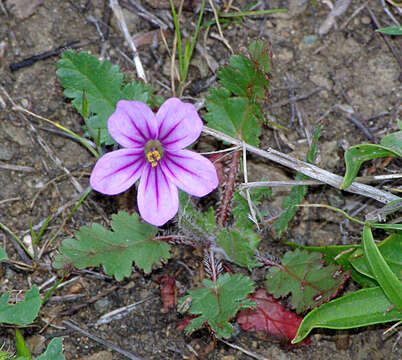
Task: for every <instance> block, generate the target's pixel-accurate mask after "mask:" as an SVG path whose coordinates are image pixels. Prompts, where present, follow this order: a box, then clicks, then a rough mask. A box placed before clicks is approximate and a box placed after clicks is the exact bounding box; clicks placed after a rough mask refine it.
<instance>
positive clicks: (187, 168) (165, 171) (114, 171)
mask: <svg viewBox="0 0 402 360" xmlns="http://www.w3.org/2000/svg"><path fill="white" fill-rule="evenodd" d="M108 130H109V133H110V135H111V136H112V137H113V139H115V140H116V141H117V142H118V143H119V144H120V145H121V146H122V147H123V149H120V150H116V151H112V152H109V153H106V154H105V155H103V156H102V157H101V158H100V159H99V160H98V161H97V163H96V164H95V167H94V169H93V170H92V173H91V178H90V183H91V186H92V188H93V189H95V190H96V191H99V192H100V193H103V194H107V195H116V194H119V193H122V192H124V191H126V190H127V189H128V188H129V187H131V186H132V185H133V184H134V183H135V182H136V181H137V180H138V179H140V183H139V186H138V192H137V205H138V209H139V212H140V215H141V217H142V218H143V219H144V220H145V221H147V222H149V223H151V224H152V225H155V226H160V225H163V224H164V223H166V222H167V221H168V220H170V219H171V218H173V217H174V216H175V214H176V213H177V210H178V208H179V197H178V190H177V188H179V189H181V190H183V191H185V192H186V193H189V194H190V195H194V196H199V197H200V196H205V195H207V194H208V193H210V192H211V191H212V190H214V189H215V188H216V187H217V186H218V177H217V174H216V170H215V166H214V165H213V164H212V163H211V162H210V161H209V160H208V159H207V158H205V157H204V156H201V155H200V154H197V153H195V152H193V151H189V150H185V149H184V148H185V147H186V146H189V145H190V144H192V143H193V142H194V141H195V140H197V139H198V137H199V136H200V134H201V130H202V120H201V119H200V117H199V116H198V114H197V111H196V109H195V107H194V106H193V105H192V104H188V103H183V102H182V101H181V100H179V99H177V98H170V99H168V100H166V101H165V102H164V103H163V104H162V106H161V107H160V109H159V110H158V112H157V113H156V114H154V113H153V112H152V110H151V109H150V108H149V107H148V106H147V105H145V104H144V103H142V102H140V101H128V100H120V101H119V102H118V103H117V107H116V111H115V112H114V113H113V114H112V116H110V118H109V120H108Z"/></svg>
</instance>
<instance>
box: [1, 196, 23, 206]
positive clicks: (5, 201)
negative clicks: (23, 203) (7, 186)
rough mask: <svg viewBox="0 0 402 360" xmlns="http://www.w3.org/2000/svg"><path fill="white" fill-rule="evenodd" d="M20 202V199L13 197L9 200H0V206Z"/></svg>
mask: <svg viewBox="0 0 402 360" xmlns="http://www.w3.org/2000/svg"><path fill="white" fill-rule="evenodd" d="M19 200H21V198H20V197H13V198H9V199H4V200H0V205H3V204H5V203H8V202H11V201H19Z"/></svg>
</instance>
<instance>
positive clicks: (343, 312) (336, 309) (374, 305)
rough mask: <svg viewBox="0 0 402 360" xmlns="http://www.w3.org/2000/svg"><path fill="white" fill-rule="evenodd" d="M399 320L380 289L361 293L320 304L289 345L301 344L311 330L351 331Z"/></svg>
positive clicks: (304, 321) (365, 290) (305, 320)
mask: <svg viewBox="0 0 402 360" xmlns="http://www.w3.org/2000/svg"><path fill="white" fill-rule="evenodd" d="M401 319H402V312H401V311H400V310H398V309H397V308H393V307H392V304H391V302H390V301H389V300H388V298H387V296H385V294H384V292H383V291H382V289H381V288H380V287H373V288H369V289H362V290H358V291H355V292H353V293H351V294H348V295H345V296H343V297H341V298H338V299H335V300H332V301H330V302H329V303H327V304H323V305H322V306H320V307H319V308H318V309H314V310H313V311H311V312H310V313H308V314H307V315H306V316H305V317H304V319H303V321H302V323H301V324H300V327H299V330H298V331H297V334H296V336H295V338H294V339H293V341H292V343H293V344H295V343H298V342H300V341H302V340H303V339H304V338H305V337H306V336H307V335H308V334H309V333H310V331H311V330H312V329H314V328H328V329H352V328H356V327H361V326H368V325H373V324H382V323H386V322H390V321H398V320H401Z"/></svg>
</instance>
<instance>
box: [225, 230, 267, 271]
mask: <svg viewBox="0 0 402 360" xmlns="http://www.w3.org/2000/svg"><path fill="white" fill-rule="evenodd" d="M260 240H261V239H260V237H259V236H258V234H256V233H255V232H253V231H250V230H237V229H234V230H228V229H222V230H221V231H220V232H219V233H218V235H217V243H218V245H220V246H222V248H223V249H224V250H225V252H226V254H227V255H228V256H229V258H230V259H231V260H232V261H233V262H234V263H236V264H237V265H240V266H246V267H248V268H249V270H251V269H252V268H253V267H255V266H258V265H260V264H259V263H258V262H257V261H256V260H255V253H256V250H257V246H258V244H259V242H260Z"/></svg>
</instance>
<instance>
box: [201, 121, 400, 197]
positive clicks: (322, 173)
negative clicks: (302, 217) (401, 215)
mask: <svg viewBox="0 0 402 360" xmlns="http://www.w3.org/2000/svg"><path fill="white" fill-rule="evenodd" d="M202 131H203V133H204V134H205V135H211V136H213V137H215V138H217V139H219V140H222V141H226V142H228V143H230V144H232V145H238V146H241V145H242V142H241V141H240V140H236V139H234V138H232V137H231V136H228V135H226V134H224V133H222V132H220V131H216V130H214V129H211V128H208V127H206V126H204V128H203V130H202ZM245 146H246V149H247V150H248V151H250V152H251V153H253V154H256V155H258V156H261V157H263V158H265V159H268V160H271V161H273V162H276V163H278V164H281V165H283V166H286V167H288V168H290V169H293V170H295V171H297V172H300V173H302V174H304V175H307V176H308V177H311V178H313V179H315V180H319V181H321V182H324V183H326V184H328V185H331V186H333V187H335V188H337V189H339V187H340V186H341V184H342V180H343V178H342V177H341V176H339V175H335V174H333V173H331V172H329V171H327V170H324V169H321V168H319V167H318V166H315V165H312V164H308V163H306V162H304V161H300V160H298V159H295V158H292V157H291V156H288V155H286V154H283V153H281V152H279V151H276V150H274V149H271V148H269V149H268V150H262V149H259V148H257V147H255V146H252V145H249V144H245ZM344 190H345V191H348V192H351V193H354V194H358V195H361V196H365V197H369V198H372V199H375V200H377V201H379V202H382V203H389V202H391V201H394V200H399V199H400V198H399V197H398V196H396V195H393V194H390V193H389V192H386V191H382V190H378V189H376V188H374V187H372V186H369V185H365V184H360V183H358V182H353V183H352V184H351V185H350V186H349V187H347V188H346V189H344Z"/></svg>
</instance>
